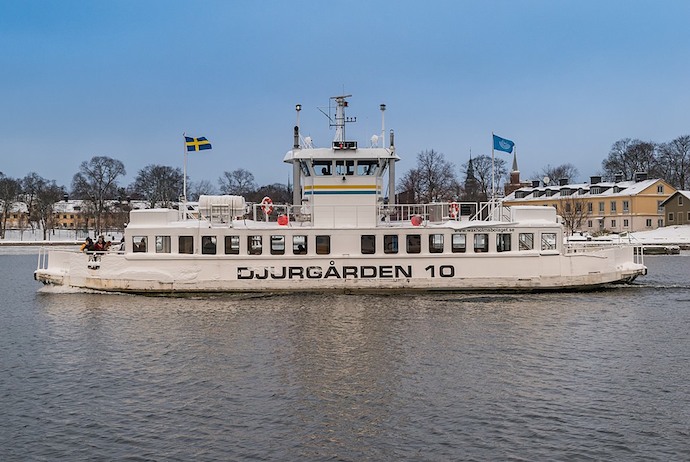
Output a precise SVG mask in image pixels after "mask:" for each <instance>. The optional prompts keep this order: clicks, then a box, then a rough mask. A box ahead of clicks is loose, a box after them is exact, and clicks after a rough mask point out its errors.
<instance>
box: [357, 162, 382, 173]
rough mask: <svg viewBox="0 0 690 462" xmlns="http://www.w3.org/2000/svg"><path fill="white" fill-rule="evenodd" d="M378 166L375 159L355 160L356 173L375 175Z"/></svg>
mask: <svg viewBox="0 0 690 462" xmlns="http://www.w3.org/2000/svg"><path fill="white" fill-rule="evenodd" d="M378 166H379V165H378V163H377V162H376V161H375V160H359V161H357V175H360V176H368V175H376V172H377V170H378Z"/></svg>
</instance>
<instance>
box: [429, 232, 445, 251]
mask: <svg viewBox="0 0 690 462" xmlns="http://www.w3.org/2000/svg"><path fill="white" fill-rule="evenodd" d="M442 252H443V234H429V253H442Z"/></svg>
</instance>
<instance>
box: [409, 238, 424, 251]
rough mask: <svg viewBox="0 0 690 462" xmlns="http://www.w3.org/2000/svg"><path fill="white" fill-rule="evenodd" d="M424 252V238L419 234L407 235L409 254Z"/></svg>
mask: <svg viewBox="0 0 690 462" xmlns="http://www.w3.org/2000/svg"><path fill="white" fill-rule="evenodd" d="M421 251H422V236H420V235H419V234H408V235H407V253H420V252H421Z"/></svg>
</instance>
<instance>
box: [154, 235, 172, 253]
mask: <svg viewBox="0 0 690 462" xmlns="http://www.w3.org/2000/svg"><path fill="white" fill-rule="evenodd" d="M156 253H170V236H156Z"/></svg>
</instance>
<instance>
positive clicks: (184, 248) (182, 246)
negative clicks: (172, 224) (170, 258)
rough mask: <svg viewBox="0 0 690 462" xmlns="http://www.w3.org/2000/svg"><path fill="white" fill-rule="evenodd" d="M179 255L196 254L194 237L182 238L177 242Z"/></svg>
mask: <svg viewBox="0 0 690 462" xmlns="http://www.w3.org/2000/svg"><path fill="white" fill-rule="evenodd" d="M177 245H178V249H177V252H178V253H194V237H193V236H180V237H179V239H178V240H177Z"/></svg>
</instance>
